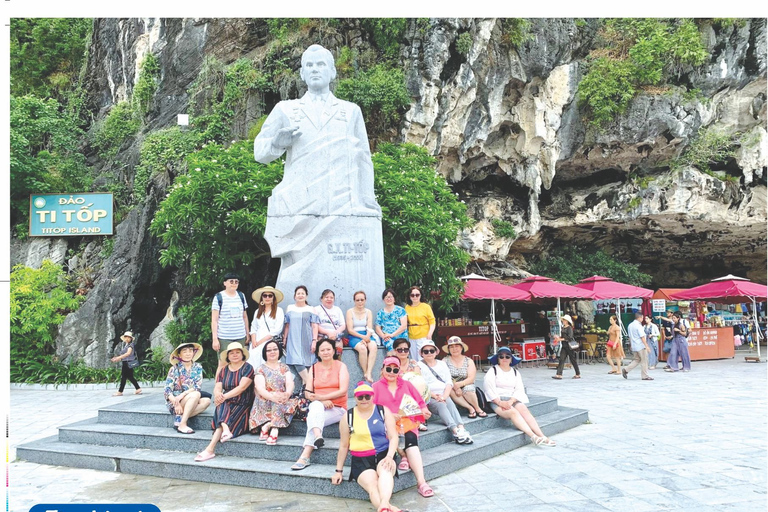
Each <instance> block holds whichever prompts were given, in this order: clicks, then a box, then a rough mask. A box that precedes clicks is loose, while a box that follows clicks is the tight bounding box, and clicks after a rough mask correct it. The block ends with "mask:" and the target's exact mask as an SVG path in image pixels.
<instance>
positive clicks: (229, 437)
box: [220, 432, 232, 443]
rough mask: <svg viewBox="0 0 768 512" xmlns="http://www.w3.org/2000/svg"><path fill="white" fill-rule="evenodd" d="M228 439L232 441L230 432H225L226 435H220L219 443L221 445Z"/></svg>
mask: <svg viewBox="0 0 768 512" xmlns="http://www.w3.org/2000/svg"><path fill="white" fill-rule="evenodd" d="M230 439H232V432H227V433H226V434H222V435H221V439H220V441H221V442H222V443H226V442H227V441H229V440H230Z"/></svg>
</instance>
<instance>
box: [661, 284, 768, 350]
mask: <svg viewBox="0 0 768 512" xmlns="http://www.w3.org/2000/svg"><path fill="white" fill-rule="evenodd" d="M671 297H672V299H673V300H709V301H712V302H718V303H720V304H736V303H742V302H751V303H752V319H753V321H754V322H755V336H756V337H757V357H758V358H759V357H760V336H761V335H760V326H759V325H758V324H757V303H758V302H765V300H766V298H767V297H768V287H767V286H765V285H764V284H759V283H753V282H752V281H750V280H749V279H744V278H743V277H736V276H734V275H732V274H728V275H727V276H725V277H720V278H718V279H713V280H712V281H711V282H709V283H707V284H702V285H701V286H696V287H694V288H690V289H688V290H683V291H681V292H678V293H673V294H672V296H671Z"/></svg>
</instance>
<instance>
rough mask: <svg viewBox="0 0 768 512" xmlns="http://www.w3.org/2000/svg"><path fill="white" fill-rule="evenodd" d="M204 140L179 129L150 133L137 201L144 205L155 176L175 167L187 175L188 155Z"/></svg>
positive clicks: (140, 169) (137, 182)
mask: <svg viewBox="0 0 768 512" xmlns="http://www.w3.org/2000/svg"><path fill="white" fill-rule="evenodd" d="M200 142H201V136H200V134H199V133H198V132H196V131H194V130H182V129H181V128H179V127H178V126H174V127H173V128H167V129H165V130H158V131H156V132H153V133H150V134H149V135H147V137H146V138H145V139H144V141H143V142H142V143H141V151H140V153H141V156H140V159H139V164H138V165H137V166H136V176H135V177H134V180H133V194H134V199H135V200H136V201H137V202H138V201H142V200H143V199H144V198H145V197H146V194H147V186H148V185H149V180H150V179H151V178H152V176H155V175H157V174H160V173H161V172H164V171H165V170H167V169H168V167H169V166H170V167H173V168H174V169H175V172H176V173H179V172H184V170H185V164H186V158H187V155H189V154H190V153H192V152H193V151H195V150H196V149H197V148H198V146H199V145H200Z"/></svg>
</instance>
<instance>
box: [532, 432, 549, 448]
mask: <svg viewBox="0 0 768 512" xmlns="http://www.w3.org/2000/svg"><path fill="white" fill-rule="evenodd" d="M545 439H546V437H539V436H537V435H536V434H534V435H533V437H532V438H531V441H532V442H533V444H535V445H536V446H541V445H542V444H543V443H544V440H545Z"/></svg>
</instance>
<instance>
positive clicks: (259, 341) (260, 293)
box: [248, 286, 285, 369]
mask: <svg viewBox="0 0 768 512" xmlns="http://www.w3.org/2000/svg"><path fill="white" fill-rule="evenodd" d="M251 297H252V298H253V300H255V301H256V303H257V304H258V305H259V309H258V310H257V311H256V314H255V315H254V316H253V322H251V340H250V345H249V346H248V349H249V352H250V354H251V357H250V359H248V363H249V364H250V365H251V366H253V368H254V369H258V367H259V366H261V365H262V364H264V359H262V353H263V352H264V351H263V350H262V348H264V344H265V343H266V342H268V341H269V340H271V339H273V338H274V337H275V336H279V337H280V338H282V336H283V327H284V326H285V313H283V308H281V307H278V304H279V303H281V302H282V301H283V298H284V297H283V292H281V291H280V290H277V289H275V288H273V287H271V286H264V287H263V288H259V289H258V290H256V291H255V292H253V293H252V294H251Z"/></svg>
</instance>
